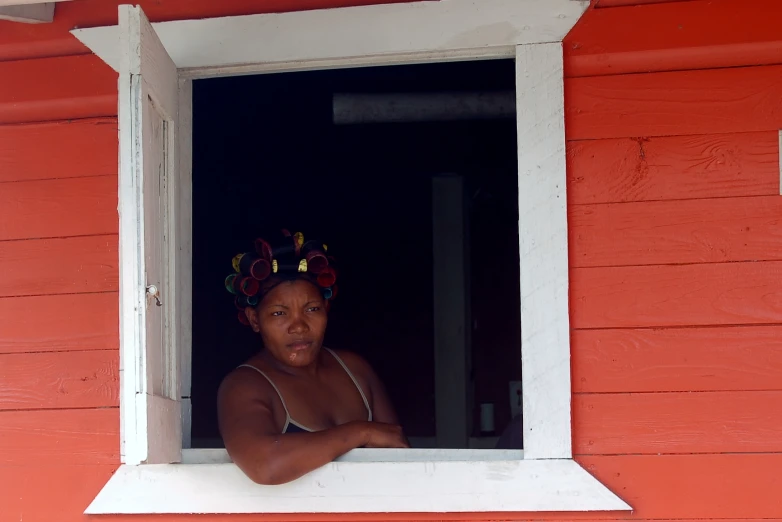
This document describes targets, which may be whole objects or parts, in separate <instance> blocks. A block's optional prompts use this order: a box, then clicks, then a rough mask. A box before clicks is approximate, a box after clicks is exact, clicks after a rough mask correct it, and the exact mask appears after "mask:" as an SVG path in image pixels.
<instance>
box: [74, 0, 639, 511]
mask: <svg viewBox="0 0 782 522" xmlns="http://www.w3.org/2000/svg"><path fill="white" fill-rule="evenodd" d="M585 7H586V2H575V1H572V0H556V1H553V0H529V1H526V2H519V1H518V0H485V1H484V2H481V3H480V4H479V6H478V5H477V4H476V3H474V2H473V1H468V0H449V1H447V2H431V3H429V2H423V3H421V4H391V5H385V6H371V7H355V8H344V9H331V10H325V11H310V12H302V13H288V14H280V15H255V16H243V17H228V18H219V19H207V20H188V21H182V22H167V23H162V24H155V26H154V28H153V26H152V25H150V24H149V23H148V22H147V21H146V18H145V16H144V14H143V13H142V12H141V10H140V9H139V8H133V7H130V6H121V7H120V24H119V27H106V28H95V29H84V30H75V31H74V34H76V36H77V37H79V39H81V40H82V41H83V42H84V43H85V44H86V45H88V46H89V47H90V48H91V49H93V51H94V52H96V54H98V55H99V56H101V57H102V58H103V59H104V60H105V61H107V63H109V64H111V65H113V66H114V67H115V69H117V70H119V71H120V80H119V92H120V111H119V117H120V163H121V172H120V223H121V224H120V258H121V263H120V264H121V284H120V288H121V290H120V299H121V305H120V311H121V314H122V319H121V321H122V322H121V360H122V370H123V373H122V382H121V387H122V391H121V419H122V456H123V463H124V464H123V465H122V466H121V467H120V469H119V470H118V471H117V472H116V473H115V474H114V476H113V477H112V478H111V479H110V481H109V483H108V484H107V485H106V486H105V487H104V489H103V490H102V491H101V493H100V494H99V496H98V497H97V498H96V499H95V501H94V502H93V503H92V505H91V506H90V507H89V508H88V513H193V512H197V513H260V512H268V513H308V512H318V513H344V512H393V511H397V512H399V511H402V512H407V513H416V512H457V511H462V512H480V511H492V512H499V511H588V510H599V511H608V510H627V509H629V506H627V504H625V503H624V502H623V501H622V500H620V499H619V498H618V497H616V496H615V495H614V494H613V493H611V492H610V491H608V490H607V489H606V488H605V487H604V486H603V485H601V484H600V483H599V482H598V481H597V480H596V479H594V478H593V477H591V476H590V475H589V474H588V473H587V472H586V471H584V470H583V469H582V468H581V467H580V466H579V465H578V464H577V463H576V462H574V461H573V460H572V459H571V457H572V455H571V447H570V444H571V428H570V364H569V360H570V357H569V353H570V352H569V351H570V346H569V320H568V260H567V219H566V218H567V213H566V212H567V211H566V199H565V148H564V104H563V76H562V48H561V43H559V42H561V39H562V37H563V36H564V35H565V34H566V32H567V31H568V30H569V29H570V28H571V27H572V25H573V24H574V23H575V21H576V20H577V18H578V16H579V15H580V14H581V13H582V12H583V10H584V9H585ZM272 20H273V23H268V22H269V21H272ZM400 28H408V30H400ZM487 28H491V30H487ZM497 28H503V30H497ZM506 29H507V30H506ZM118 35H119V38H118ZM158 35H159V39H158ZM204 35H208V36H207V37H205V36H204ZM118 40H119V41H120V42H121V44H120V48H119V50H118V49H117V48H116V42H117V41H118ZM552 41H553V42H554V43H540V42H552ZM269 42H273V43H274V45H269ZM118 51H119V52H118ZM476 58H515V60H516V100H517V101H516V113H517V135H518V151H517V152H518V172H519V176H518V181H519V237H520V259H521V268H520V273H521V296H522V299H521V323H522V364H523V375H522V379H523V381H524V385H523V390H524V396H523V411H524V448H525V449H524V453H523V455H522V454H521V453H520V452H503V451H488V452H487V451H481V450H426V449H422V450H369V449H359V450H354V451H353V452H351V453H349V454H347V455H345V456H344V457H343V458H341V459H339V461H338V462H335V463H332V464H329V465H327V466H325V467H323V468H321V469H319V470H316V471H314V472H312V473H310V474H308V475H307V476H305V477H303V478H302V479H299V480H297V481H294V482H293V483H290V484H286V485H283V486H273V487H268V486H258V485H256V484H254V483H252V482H251V481H250V480H249V479H247V478H246V477H245V476H244V475H243V474H242V473H241V471H239V470H238V468H236V467H235V466H233V465H232V464H231V463H230V462H228V460H227V455H226V454H225V452H224V451H222V450H220V449H216V450H197V449H188V448H187V446H188V443H187V441H186V440H185V441H184V443H183V436H182V433H183V430H182V426H181V419H185V420H187V419H189V397H190V376H189V368H190V362H189V357H190V353H189V349H190V345H191V342H190V334H191V329H190V324H189V317H190V303H189V300H190V293H191V291H190V285H191V282H190V279H189V276H190V273H191V261H190V253H191V247H190V244H191V237H192V233H191V214H190V206H191V203H190V202H191V194H190V176H191V174H190V173H191V161H190V157H191V135H190V132H191V124H190V122H191V117H192V115H191V111H192V103H191V92H192V85H191V79H192V78H199V77H208V76H224V75H232V74H241V73H250V72H262V71H266V72H269V71H284V70H294V69H312V68H338V67H347V66H355V65H381V64H394V63H414V62H428V61H450V60H460V59H476ZM180 369H181V370H182V371H179V370H180ZM188 431H189V430H188V429H185V430H184V432H185V433H187V432H188ZM201 486H203V487H201Z"/></svg>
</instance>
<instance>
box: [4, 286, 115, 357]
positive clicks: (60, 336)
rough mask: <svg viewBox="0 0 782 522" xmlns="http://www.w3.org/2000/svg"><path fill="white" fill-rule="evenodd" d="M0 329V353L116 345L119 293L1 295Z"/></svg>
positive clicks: (103, 347)
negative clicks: (3, 296) (7, 296)
mask: <svg viewBox="0 0 782 522" xmlns="http://www.w3.org/2000/svg"><path fill="white" fill-rule="evenodd" d="M0 332H2V335H0V354H3V353H30V352H61V351H74V350H84V351H86V350H107V349H118V348H119V295H118V294H117V292H105V293H98V294H66V295H40V296H35V297H10V298H2V299H0ZM0 360H2V359H0Z"/></svg>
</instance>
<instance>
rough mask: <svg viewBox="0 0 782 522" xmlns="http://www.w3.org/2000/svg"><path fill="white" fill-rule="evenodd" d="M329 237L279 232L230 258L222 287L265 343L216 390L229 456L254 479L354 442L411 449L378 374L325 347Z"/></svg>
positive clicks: (321, 460)
mask: <svg viewBox="0 0 782 522" xmlns="http://www.w3.org/2000/svg"><path fill="white" fill-rule="evenodd" d="M326 250H327V248H326V245H324V244H323V243H321V242H319V241H307V242H305V241H304V237H303V236H302V235H301V234H300V233H296V234H290V233H288V232H287V231H283V234H282V237H281V238H280V239H279V240H278V241H276V242H267V241H264V240H261V239H259V240H256V242H255V251H254V252H248V253H245V254H240V255H238V256H236V257H235V258H234V260H233V266H234V273H233V274H231V275H229V276H228V278H227V279H226V288H227V289H228V290H229V291H230V292H231V293H233V294H235V296H236V297H235V303H236V305H237V307H238V308H239V310H240V312H239V319H240V321H241V322H243V323H244V324H246V325H248V326H250V327H251V328H252V329H253V331H255V332H256V333H258V334H260V341H261V345H262V348H261V350H260V351H259V352H258V353H257V354H256V355H255V356H253V357H251V358H250V359H249V360H248V361H247V362H246V363H245V364H242V365H240V366H239V367H238V368H236V369H235V370H234V371H233V372H231V373H230V374H229V375H228V376H227V377H226V378H225V379H224V380H223V382H222V384H221V386H220V390H219V393H218V416H219V424H220V432H221V435H222V437H223V441H224V442H225V447H226V449H227V450H228V454H229V455H230V456H231V458H232V459H233V461H234V463H236V465H237V466H239V468H241V469H242V471H244V473H245V474H246V475H247V476H248V477H249V478H250V479H252V480H253V481H254V482H257V483H259V484H282V483H285V482H289V481H291V480H294V479H296V478H299V477H301V476H302V475H304V474H306V473H308V472H310V471H312V470H314V469H316V468H319V467H321V466H323V465H325V464H327V463H329V462H331V461H332V460H334V459H335V458H337V457H339V456H340V455H342V454H344V453H346V452H348V451H350V450H352V449H354V448H358V447H371V448H405V447H409V445H408V443H407V441H406V439H405V437H404V435H403V433H402V429H401V428H400V427H399V426H398V421H397V417H396V413H395V412H394V409H393V407H392V405H391V403H390V401H389V399H388V396H387V395H386V392H385V390H384V388H383V385H382V383H381V382H380V380H379V379H378V377H377V375H375V372H374V371H372V368H371V367H370V366H369V364H367V363H366V362H365V361H364V360H363V359H362V358H360V357H359V356H358V355H355V354H352V353H349V352H342V351H334V350H331V349H329V348H326V347H325V346H323V337H324V334H325V332H326V323H327V311H328V307H329V305H330V302H331V301H332V300H333V298H334V297H335V295H336V285H335V283H336V271H335V270H334V266H333V264H334V263H333V258H331V257H330V256H327V255H326Z"/></svg>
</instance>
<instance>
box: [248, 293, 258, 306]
mask: <svg viewBox="0 0 782 522" xmlns="http://www.w3.org/2000/svg"><path fill="white" fill-rule="evenodd" d="M246 301H247V306H250V307H253V308H255V307H256V306H258V303H259V302H260V299H258V296H257V295H254V296H252V297H248V298H247V299H246Z"/></svg>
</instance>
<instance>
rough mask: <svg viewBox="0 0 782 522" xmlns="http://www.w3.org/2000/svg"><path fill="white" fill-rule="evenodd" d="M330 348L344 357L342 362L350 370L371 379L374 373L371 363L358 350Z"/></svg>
mask: <svg viewBox="0 0 782 522" xmlns="http://www.w3.org/2000/svg"><path fill="white" fill-rule="evenodd" d="M329 350H330V351H331V352H333V353H335V354H336V355H337V357H339V358H340V359H342V362H344V363H345V366H347V367H348V370H350V371H351V372H352V373H353V374H355V376H356V377H362V378H364V379H369V378H370V377H371V376H372V375H373V374H374V372H373V370H372V366H371V365H370V364H369V362H367V360H366V359H364V358H363V357H362V356H361V355H359V354H357V353H356V352H351V351H349V350H337V349H334V348H329Z"/></svg>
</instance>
